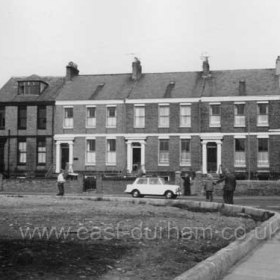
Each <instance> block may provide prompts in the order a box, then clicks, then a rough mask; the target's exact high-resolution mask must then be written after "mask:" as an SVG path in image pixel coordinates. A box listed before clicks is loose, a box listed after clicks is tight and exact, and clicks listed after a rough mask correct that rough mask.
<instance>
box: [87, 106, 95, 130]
mask: <svg viewBox="0 0 280 280" xmlns="http://www.w3.org/2000/svg"><path fill="white" fill-rule="evenodd" d="M92 108H93V109H94V110H95V114H94V115H95V117H94V118H93V117H89V115H88V112H89V111H88V110H89V109H92ZM86 128H96V106H86Z"/></svg>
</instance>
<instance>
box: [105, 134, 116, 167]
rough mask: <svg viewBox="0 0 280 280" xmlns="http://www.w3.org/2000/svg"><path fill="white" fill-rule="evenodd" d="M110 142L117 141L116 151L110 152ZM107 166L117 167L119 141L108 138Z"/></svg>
mask: <svg viewBox="0 0 280 280" xmlns="http://www.w3.org/2000/svg"><path fill="white" fill-rule="evenodd" d="M109 140H114V141H115V151H108V148H109V146H108V145H109ZM106 165H111V166H115V165H117V139H116V138H106Z"/></svg>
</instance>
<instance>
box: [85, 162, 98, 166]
mask: <svg viewBox="0 0 280 280" xmlns="http://www.w3.org/2000/svg"><path fill="white" fill-rule="evenodd" d="M95 165H96V163H88V162H86V163H85V166H95Z"/></svg>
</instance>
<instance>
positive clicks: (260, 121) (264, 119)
mask: <svg viewBox="0 0 280 280" xmlns="http://www.w3.org/2000/svg"><path fill="white" fill-rule="evenodd" d="M259 105H266V111H267V112H266V114H260V112H259V111H260V107H259ZM268 110H269V106H268V101H267V102H258V103H257V126H268V125H269V120H268Z"/></svg>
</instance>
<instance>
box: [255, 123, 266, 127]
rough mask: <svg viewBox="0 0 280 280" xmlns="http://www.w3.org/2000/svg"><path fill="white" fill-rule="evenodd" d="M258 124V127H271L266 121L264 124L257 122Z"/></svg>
mask: <svg viewBox="0 0 280 280" xmlns="http://www.w3.org/2000/svg"><path fill="white" fill-rule="evenodd" d="M257 126H258V127H269V124H268V123H266V124H265V123H264V124H260V123H257Z"/></svg>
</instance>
